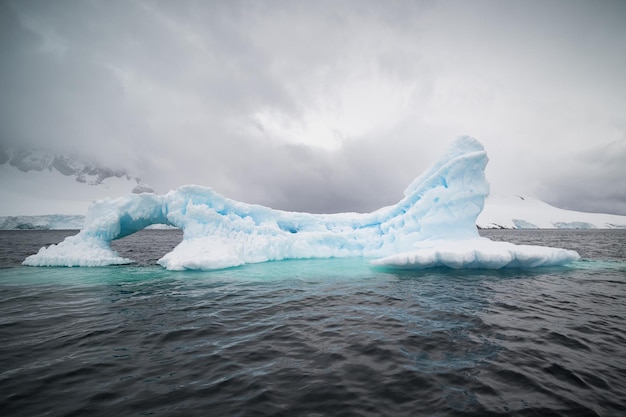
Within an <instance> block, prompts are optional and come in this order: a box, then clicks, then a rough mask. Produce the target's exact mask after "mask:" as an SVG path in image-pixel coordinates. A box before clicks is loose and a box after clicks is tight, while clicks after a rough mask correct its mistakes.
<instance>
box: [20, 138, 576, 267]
mask: <svg viewBox="0 0 626 417" xmlns="http://www.w3.org/2000/svg"><path fill="white" fill-rule="evenodd" d="M487 162H488V158H487V153H486V152H485V150H484V148H483V146H482V145H481V144H480V142H478V141H477V140H476V139H473V138H471V137H468V136H463V137H460V138H458V139H456V140H455V141H454V142H453V143H452V144H451V145H450V146H449V148H448V150H447V151H446V152H445V154H444V155H443V157H442V158H441V159H439V160H438V161H437V162H436V163H435V164H433V166H431V167H430V168H429V169H428V170H427V171H426V172H424V173H423V174H422V175H420V176H419V177H418V178H416V179H415V180H414V181H413V182H412V183H411V184H410V185H409V186H408V187H407V189H406V191H405V193H404V197H403V198H402V199H401V200H400V201H399V202H398V203H397V204H395V205H391V206H388V207H383V208H381V209H379V210H376V211H374V212H371V213H337V214H311V213H298V212H288V211H282V210H274V209H271V208H268V207H264V206H259V205H254V204H246V203H242V202H238V201H234V200H231V199H228V198H226V197H224V196H222V195H220V194H218V193H216V192H215V191H214V190H212V189H211V188H207V187H201V186H196V185H187V186H183V187H180V188H178V189H175V190H172V191H170V192H168V193H167V194H165V195H156V194H148V193H144V194H139V195H133V194H131V195H127V196H124V197H120V198H117V199H105V200H100V201H98V202H96V203H94V204H93V205H92V206H91V207H90V209H89V212H88V214H87V217H86V219H85V226H84V228H83V229H82V230H81V231H80V232H79V234H77V235H76V236H72V237H69V238H67V239H65V240H64V241H63V242H61V243H59V244H58V245H51V246H50V247H48V248H42V249H40V250H39V252H38V253H37V254H35V255H32V256H29V257H28V258H27V259H26V260H25V261H24V264H25V265H31V266H101V265H111V264H124V263H130V262H132V260H130V259H126V258H122V257H120V256H119V255H118V254H117V253H116V252H115V251H113V250H112V249H111V247H110V242H111V240H114V239H119V238H122V237H124V236H127V235H129V234H132V233H134V232H136V231H138V230H141V229H143V228H145V227H147V226H149V225H151V224H157V223H162V224H167V225H172V226H176V227H179V228H181V229H182V230H183V231H184V234H183V241H182V242H181V243H180V244H179V245H178V246H176V247H175V248H174V249H173V250H172V251H171V252H170V253H168V254H166V255H165V256H163V257H162V258H161V259H160V260H159V261H158V263H159V264H160V265H162V266H163V267H165V268H167V269H171V270H183V269H201V270H213V269H222V268H228V267H233V266H239V265H243V264H247V263H258V262H265V261H270V260H282V259H297V258H330V257H356V256H359V257H368V258H378V259H375V260H374V261H373V263H374V264H375V265H378V266H385V267H389V268H429V267H437V266H446V267H451V268H502V267H535V266H542V265H562V264H565V263H568V262H571V261H574V260H577V259H578V258H579V256H578V254H577V253H576V252H573V251H568V250H564V249H557V248H545V247H537V246H516V245H512V244H509V243H503V242H492V241H491V240H489V239H485V238H480V237H479V235H478V231H477V228H476V226H475V222H476V218H477V217H478V215H479V214H480V212H481V211H482V209H483V205H484V201H485V197H486V196H487V195H488V193H489V184H488V182H487V180H486V178H485V174H484V169H485V166H486V164H487Z"/></svg>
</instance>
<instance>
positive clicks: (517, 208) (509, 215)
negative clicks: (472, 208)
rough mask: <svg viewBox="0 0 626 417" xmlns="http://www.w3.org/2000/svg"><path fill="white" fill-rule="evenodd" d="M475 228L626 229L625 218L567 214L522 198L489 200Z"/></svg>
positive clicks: (497, 197) (578, 213) (492, 197)
mask: <svg viewBox="0 0 626 417" xmlns="http://www.w3.org/2000/svg"><path fill="white" fill-rule="evenodd" d="M476 225H477V226H478V227H480V228H482V229H626V216H619V215H616V214H602V213H584V212H580V211H572V210H564V209H560V208H557V207H554V206H551V205H549V204H547V203H544V202H543V201H540V200H537V199H536V198H532V197H522V196H519V195H511V196H489V197H488V198H487V200H486V201H485V207H484V209H483V211H482V213H481V214H480V215H479V216H478V219H477V220H476Z"/></svg>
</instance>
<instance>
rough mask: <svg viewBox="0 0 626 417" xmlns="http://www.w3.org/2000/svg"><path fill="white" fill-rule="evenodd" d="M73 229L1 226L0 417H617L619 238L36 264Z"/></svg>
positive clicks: (128, 246) (625, 265) (544, 234)
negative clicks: (555, 260)
mask: <svg viewBox="0 0 626 417" xmlns="http://www.w3.org/2000/svg"><path fill="white" fill-rule="evenodd" d="M74 233H76V231H3V232H0V416H90V417H93V416H114V417H122V416H145V415H151V416H481V417H482V416H487V417H488V416H568V417H570V416H625V415H626V253H625V251H626V231H625V230H585V231H574V230H567V231H559V230H543V231H537V230H534V231H529V230H508V231H507V230H492V231H481V234H483V235H485V236H487V237H490V238H492V239H494V240H505V241H510V242H514V243H530V244H537V245H547V246H556V247H563V248H567V249H574V250H577V251H578V252H579V253H580V254H581V256H582V257H583V259H582V260H581V261H578V262H576V263H574V264H572V265H570V266H567V267H560V268H539V269H534V270H498V271H455V270H449V269H435V270H427V271H416V272H391V271H388V270H381V269H374V268H371V267H370V266H369V265H368V263H367V260H364V259H327V260H293V261H282V262H269V263H264V264H257V265H247V266H243V267H238V268H231V269H226V270H222V271H213V272H198V271H193V272H192V271H185V272H171V271H166V270H164V269H162V268H161V267H160V266H158V265H155V262H156V260H157V259H158V258H160V257H161V256H162V255H163V254H165V253H166V252H168V251H169V250H171V248H173V247H174V246H175V245H176V244H177V243H178V242H180V240H181V239H182V233H181V232H180V231H177V230H145V231H142V232H139V233H136V234H135V235H132V236H129V237H127V238H124V239H122V240H120V241H116V242H114V243H113V246H114V249H116V250H117V251H118V252H119V253H120V254H121V255H122V256H124V257H130V258H132V259H135V260H136V261H137V263H136V264H133V265H128V266H114V267H103V268H34V267H24V266H21V261H22V260H23V259H24V258H25V257H26V256H27V255H30V254H32V253H35V252H36V251H37V250H38V249H39V248H40V247H41V246H43V245H48V244H51V243H57V242H60V241H61V240H63V238H64V237H65V236H68V235H71V234H74Z"/></svg>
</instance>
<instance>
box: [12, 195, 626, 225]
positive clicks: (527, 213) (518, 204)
mask: <svg viewBox="0 0 626 417" xmlns="http://www.w3.org/2000/svg"><path fill="white" fill-rule="evenodd" d="M84 222H85V216H82V215H74V216H67V215H65V216H64V215H57V214H55V215H48V216H8V217H0V230H16V229H50V230H54V229H82V227H83V225H84ZM476 225H477V226H478V227H479V228H480V229H626V216H619V215H616V214H603V213H584V212H580V211H571V210H563V209H559V208H556V207H554V206H551V205H549V204H547V203H544V202H543V201H540V200H537V199H535V198H531V197H522V196H517V195H515V196H508V197H504V196H490V197H487V199H486V200H485V207H484V208H483V211H482V213H481V214H480V215H479V216H478V219H477V220H476ZM160 227H163V226H156V225H154V226H151V228H160Z"/></svg>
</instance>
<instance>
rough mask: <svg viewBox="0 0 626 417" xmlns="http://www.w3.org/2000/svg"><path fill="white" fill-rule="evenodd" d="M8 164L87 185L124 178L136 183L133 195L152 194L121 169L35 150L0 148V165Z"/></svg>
mask: <svg viewBox="0 0 626 417" xmlns="http://www.w3.org/2000/svg"><path fill="white" fill-rule="evenodd" d="M6 163H8V164H9V165H11V166H13V167H15V168H17V169H19V170H20V171H22V172H29V171H44V170H47V171H52V170H55V171H58V172H60V173H61V174H63V175H65V176H72V177H74V178H75V179H76V181H77V182H80V183H86V184H89V185H99V184H102V182H103V181H104V180H106V179H107V178H112V177H116V178H124V177H125V178H126V179H127V180H134V181H135V182H136V184H137V185H136V186H135V188H134V189H133V190H132V192H133V193H136V194H138V193H143V192H153V190H152V189H151V188H150V187H149V186H147V185H146V184H143V183H142V182H141V179H140V178H138V177H133V176H131V175H129V174H128V173H127V172H126V170H123V169H111V168H107V167H103V166H100V165H97V164H94V163H86V162H82V161H78V160H76V159H73V158H70V157H68V156H65V155H58V154H53V153H47V152H42V151H37V150H13V149H2V148H0V165H3V164H6Z"/></svg>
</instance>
